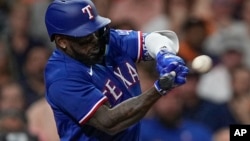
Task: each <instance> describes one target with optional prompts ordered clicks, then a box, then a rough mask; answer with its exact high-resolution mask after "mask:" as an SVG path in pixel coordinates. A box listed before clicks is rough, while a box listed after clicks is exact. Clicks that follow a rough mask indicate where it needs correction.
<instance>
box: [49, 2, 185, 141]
mask: <svg viewBox="0 0 250 141" xmlns="http://www.w3.org/2000/svg"><path fill="white" fill-rule="evenodd" d="M45 23H46V27H47V30H48V34H49V37H50V39H51V41H54V42H55V45H56V49H55V51H54V52H53V54H52V55H51V57H50V58H49V60H48V63H47V66H46V70H45V81H46V99H47V101H48V103H49V104H50V106H51V107H52V109H53V112H54V117H55V121H56V125H57V129H58V134H59V136H60V139H61V141H138V140H139V130H140V122H139V120H140V119H141V118H143V116H144V115H145V114H146V112H147V111H148V109H149V108H150V107H151V106H152V105H153V104H154V103H155V102H156V101H157V100H158V99H159V98H160V97H161V96H162V95H165V94H167V92H168V91H169V90H171V89H172V88H174V87H176V86H179V85H182V84H184V83H185V82H186V74H187V73H188V68H187V67H186V66H185V64H184V62H183V60H182V59H181V58H180V57H178V56H176V55H175V54H176V53H177V52H178V48H179V47H178V39H177V37H176V35H175V33H173V32H171V31H161V32H154V33H142V32H140V31H132V30H131V31H128V30H115V29H110V28H109V26H108V25H109V23H110V20H109V19H108V18H104V17H101V16H99V15H98V14H97V11H96V8H95V6H94V5H93V3H92V2H91V1H90V0H55V1H53V2H52V3H51V4H50V5H49V7H48V9H47V11H46V16H45ZM152 59H155V60H156V61H157V66H156V69H157V70H158V72H159V75H160V78H159V80H156V81H155V84H154V86H152V87H151V88H149V89H148V91H146V92H143V93H142V92H141V89H140V83H139V78H138V74H137V70H136V66H135V63H136V62H139V61H149V60H152Z"/></svg>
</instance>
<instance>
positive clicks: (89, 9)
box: [82, 5, 94, 19]
mask: <svg viewBox="0 0 250 141" xmlns="http://www.w3.org/2000/svg"><path fill="white" fill-rule="evenodd" d="M91 9H92V7H91V6H90V5H87V6H85V7H83V8H82V12H83V13H86V12H87V14H88V15H89V19H93V18H94V15H93V14H92V13H91Z"/></svg>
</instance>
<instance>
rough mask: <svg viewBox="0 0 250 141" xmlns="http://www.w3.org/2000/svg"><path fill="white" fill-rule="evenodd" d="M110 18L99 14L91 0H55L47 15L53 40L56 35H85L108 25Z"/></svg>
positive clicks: (47, 24)
mask: <svg viewBox="0 0 250 141" xmlns="http://www.w3.org/2000/svg"><path fill="white" fill-rule="evenodd" d="M110 22H111V20H110V19H108V18H104V17H102V16H100V15H98V13H97V10H96V8H95V6H94V4H93V3H92V2H91V0H55V1H53V2H52V3H51V4H50V5H49V7H48V9H47V11H46V15H45V24H46V27H47V31H48V34H49V36H50V39H51V41H53V40H54V35H56V34H59V35H67V36H72V37H84V36H86V35H89V34H91V33H94V32H95V31H97V30H98V29H100V28H103V27H105V26H107V25H108V24H109V23H110Z"/></svg>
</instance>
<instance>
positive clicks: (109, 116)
mask: <svg viewBox="0 0 250 141" xmlns="http://www.w3.org/2000/svg"><path fill="white" fill-rule="evenodd" d="M160 97H161V95H160V94H158V92H157V91H156V90H155V88H154V87H152V88H150V89H149V90H148V91H146V92H145V93H143V94H141V95H140V96H137V97H133V98H130V99H128V100H126V101H124V102H122V103H120V104H119V105H117V106H115V107H113V108H112V109H109V110H108V111H107V112H106V113H105V116H98V118H99V119H97V120H98V121H99V123H103V127H104V128H105V130H106V132H108V133H112V134H115V133H118V132H120V131H122V130H124V129H126V128H128V127H129V126H131V125H133V124H135V123H136V122H138V121H139V120H140V119H141V118H143V116H144V115H145V114H146V113H147V111H148V110H149V109H150V107H151V106H152V105H153V104H154V103H155V102H156V101H157V100H158V99H159V98H160Z"/></svg>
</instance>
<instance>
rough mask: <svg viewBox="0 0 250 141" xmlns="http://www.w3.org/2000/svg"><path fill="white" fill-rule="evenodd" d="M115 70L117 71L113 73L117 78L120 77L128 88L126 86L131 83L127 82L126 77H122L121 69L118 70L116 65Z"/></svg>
mask: <svg viewBox="0 0 250 141" xmlns="http://www.w3.org/2000/svg"><path fill="white" fill-rule="evenodd" d="M117 71H118V72H115V71H114V74H115V75H116V76H118V77H119V78H121V80H122V81H123V83H124V85H125V86H126V87H127V88H128V86H131V85H132V83H131V82H129V81H128V80H127V79H126V78H124V76H123V75H122V73H121V70H120V68H119V67H117Z"/></svg>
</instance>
